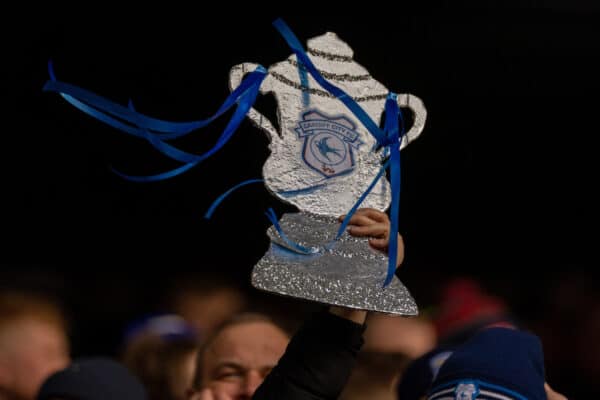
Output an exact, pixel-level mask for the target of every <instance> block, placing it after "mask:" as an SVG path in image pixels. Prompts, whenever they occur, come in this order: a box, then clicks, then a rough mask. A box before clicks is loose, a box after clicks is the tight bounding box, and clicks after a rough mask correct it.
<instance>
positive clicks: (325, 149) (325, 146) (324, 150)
mask: <svg viewBox="0 0 600 400" xmlns="http://www.w3.org/2000/svg"><path fill="white" fill-rule="evenodd" d="M329 139H331V137H330V136H326V137H324V138H322V139H320V140H318V141H317V142H316V146H317V149H319V152H320V153H321V154H322V155H323V157H325V158H326V159H327V160H329V161H331V158H329V155H328V154H329V153H333V154H335V155H336V156H338V157H339V158H343V156H342V155H341V154H340V150H339V149H336V148H335V147H331V146H330V145H329V143H327V141H328V140H329Z"/></svg>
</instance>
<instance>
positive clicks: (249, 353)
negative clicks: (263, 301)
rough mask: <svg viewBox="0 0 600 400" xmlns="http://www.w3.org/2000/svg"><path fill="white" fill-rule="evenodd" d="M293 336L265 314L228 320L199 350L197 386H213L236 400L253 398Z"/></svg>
mask: <svg viewBox="0 0 600 400" xmlns="http://www.w3.org/2000/svg"><path fill="white" fill-rule="evenodd" d="M289 340H290V337H289V335H288V334H287V333H286V332H285V331H284V330H283V329H282V328H280V327H279V326H278V325H276V324H275V323H274V322H273V320H271V319H270V318H268V317H266V316H264V315H261V314H251V313H246V314H240V315H237V316H235V317H233V318H232V319H230V320H228V321H226V322H225V323H224V324H223V325H222V326H221V327H220V328H218V329H217V330H216V331H215V333H214V334H213V336H212V337H210V338H209V339H208V340H207V341H206V342H204V344H203V346H202V348H201V349H200V351H199V353H198V364H197V368H196V376H195V380H194V381H195V382H194V387H195V389H196V390H201V389H203V388H211V389H213V390H214V391H215V392H217V393H225V394H227V395H229V396H230V397H231V398H232V399H250V398H251V397H252V395H253V393H254V391H255V390H256V389H257V388H258V386H259V385H260V384H261V383H262V382H263V380H264V379H265V377H266V376H267V374H268V373H269V372H270V371H271V369H273V367H274V366H275V365H276V364H277V362H278V361H279V359H280V358H281V356H282V355H283V353H284V352H285V348H286V346H287V344H288V342H289Z"/></svg>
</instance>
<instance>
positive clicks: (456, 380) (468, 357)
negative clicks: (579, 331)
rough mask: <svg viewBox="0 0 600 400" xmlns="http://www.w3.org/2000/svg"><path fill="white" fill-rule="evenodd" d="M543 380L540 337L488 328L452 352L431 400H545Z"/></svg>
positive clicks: (436, 379) (440, 372) (431, 394)
mask: <svg viewBox="0 0 600 400" xmlns="http://www.w3.org/2000/svg"><path fill="white" fill-rule="evenodd" d="M544 380H545V378H544V354H543V351H542V344H541V342H540V340H539V338H538V337H537V336H534V335H532V334H530V333H527V332H523V331H520V330H517V329H510V328H487V329H483V330H481V331H480V332H478V333H477V334H476V335H474V336H473V337H472V338H471V339H469V340H468V341H466V342H465V343H463V344H462V345H460V346H458V347H457V348H456V349H455V350H454V351H453V352H452V354H451V355H450V357H448V359H447V360H446V361H445V362H444V363H443V365H442V366H441V368H440V369H439V372H438V374H437V376H436V377H435V379H434V381H433V383H432V388H431V389H430V390H429V394H428V396H429V397H428V398H429V399H438V398H440V399H441V398H446V397H451V398H456V399H461V400H473V399H476V398H498V399H500V398H502V399H529V400H546V391H545V389H544ZM478 396H480V397H478Z"/></svg>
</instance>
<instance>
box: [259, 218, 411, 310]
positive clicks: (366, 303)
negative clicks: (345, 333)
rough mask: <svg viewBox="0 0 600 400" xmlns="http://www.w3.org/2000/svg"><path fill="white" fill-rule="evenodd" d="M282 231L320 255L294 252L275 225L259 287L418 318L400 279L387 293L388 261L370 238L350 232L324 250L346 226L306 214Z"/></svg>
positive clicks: (285, 221) (285, 222)
mask: <svg viewBox="0 0 600 400" xmlns="http://www.w3.org/2000/svg"><path fill="white" fill-rule="evenodd" d="M280 226H281V228H282V230H283V231H284V232H286V234H287V235H288V237H289V238H290V239H291V240H293V241H294V242H296V243H298V244H300V245H302V246H304V247H307V248H315V249H316V248H318V249H319V250H320V251H319V252H318V253H316V254H310V255H304V254H298V253H296V252H294V251H293V250H292V249H290V246H289V245H288V244H287V243H286V241H284V240H283V239H282V238H281V237H280V236H279V234H278V232H277V231H276V230H275V229H274V227H272V226H271V227H270V228H269V230H268V232H267V233H268V235H269V237H270V238H271V245H270V248H269V250H268V251H267V253H266V254H265V255H264V256H263V257H262V258H261V260H260V261H259V262H258V264H257V265H256V266H255V267H254V269H253V272H252V285H253V286H254V287H256V288H258V289H261V290H264V291H268V292H274V293H277V294H280V295H283V296H290V297H295V298H300V299H305V300H309V301H315V302H319V303H322V304H329V305H338V306H343V307H347V308H354V309H359V310H367V311H375V312H380V313H385V314H389V315H401V316H413V315H417V314H418V307H417V304H416V303H415V300H414V299H413V297H412V296H411V294H410V293H409V291H408V289H407V288H406V287H405V286H404V285H403V284H402V282H400V280H399V279H398V277H396V276H395V277H394V279H393V281H392V283H391V284H390V285H389V286H387V287H385V288H383V282H384V281H385V277H386V274H387V266H388V262H387V257H386V256H385V255H384V254H382V253H380V252H379V251H377V250H374V249H372V248H371V247H370V246H369V243H368V241H367V239H366V238H356V237H353V236H351V235H349V234H348V233H344V234H343V235H342V236H341V237H340V239H339V240H337V241H336V242H335V244H334V246H333V247H332V248H330V249H324V248H323V245H324V244H326V243H331V242H332V241H333V239H334V238H335V236H336V234H337V231H338V229H339V226H340V224H339V222H338V221H337V219H336V218H332V217H324V216H319V215H315V214H310V213H305V212H300V213H296V214H284V216H283V217H282V218H281V220H280Z"/></svg>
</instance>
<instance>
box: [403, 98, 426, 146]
mask: <svg viewBox="0 0 600 400" xmlns="http://www.w3.org/2000/svg"><path fill="white" fill-rule="evenodd" d="M398 107H404V108H408V109H410V111H412V113H413V117H414V118H413V125H412V127H411V128H410V130H409V131H408V132H406V135H404V138H403V139H402V143H400V149H402V148H404V147H406V145H408V143H410V142H412V141H413V140H414V139H416V138H417V136H419V135H420V134H421V132H422V131H423V128H424V127H425V120H426V119H427V110H426V109H425V105H424V104H423V100H421V99H420V98H418V97H417V96H415V95H412V94H408V93H407V94H399V95H398Z"/></svg>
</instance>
